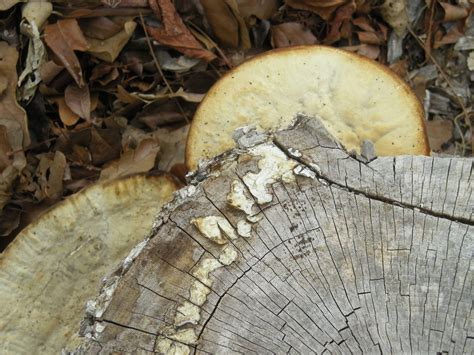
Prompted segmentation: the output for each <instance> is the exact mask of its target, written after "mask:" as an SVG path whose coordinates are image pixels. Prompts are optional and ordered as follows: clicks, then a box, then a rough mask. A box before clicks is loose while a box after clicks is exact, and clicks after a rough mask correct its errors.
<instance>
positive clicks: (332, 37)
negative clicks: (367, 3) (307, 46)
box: [324, 2, 356, 44]
mask: <svg viewBox="0 0 474 355" xmlns="http://www.w3.org/2000/svg"><path fill="white" fill-rule="evenodd" d="M355 10H356V5H355V4H354V3H353V2H351V3H349V4H347V5H344V6H341V7H340V8H338V9H337V11H336V15H335V16H334V19H333V20H332V21H330V23H329V25H330V30H329V33H328V35H327V36H326V38H325V39H324V42H325V43H327V44H332V43H334V42H337V41H339V40H340V39H341V37H346V36H345V35H344V36H343V35H342V32H344V31H343V27H344V25H348V26H350V22H349V21H350V20H351V19H352V15H353V14H354V12H355ZM349 32H351V33H350V34H349V36H351V35H352V31H349Z"/></svg>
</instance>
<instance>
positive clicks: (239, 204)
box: [227, 180, 254, 215]
mask: <svg viewBox="0 0 474 355" xmlns="http://www.w3.org/2000/svg"><path fill="white" fill-rule="evenodd" d="M227 202H228V203H229V204H230V205H231V206H233V207H235V208H237V209H239V210H241V211H243V212H245V214H247V215H251V214H252V207H253V205H254V202H253V200H252V199H250V198H248V197H247V196H246V195H245V186H244V184H242V182H240V181H239V180H234V181H232V184H231V187H230V192H229V193H228V194H227Z"/></svg>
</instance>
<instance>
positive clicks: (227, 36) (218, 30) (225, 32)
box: [201, 0, 239, 48]
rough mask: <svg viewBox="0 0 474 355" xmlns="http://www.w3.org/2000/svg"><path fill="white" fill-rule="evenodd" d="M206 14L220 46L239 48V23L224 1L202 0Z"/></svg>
mask: <svg viewBox="0 0 474 355" xmlns="http://www.w3.org/2000/svg"><path fill="white" fill-rule="evenodd" d="M201 5H202V7H203V9H204V14H205V15H206V19H207V21H208V22H209V25H210V26H211V28H212V32H213V33H214V35H215V36H216V37H217V39H218V41H219V43H220V44H222V45H223V46H225V47H231V48H237V47H239V22H238V21H237V19H236V18H235V17H234V15H233V13H232V11H231V9H230V8H229V7H228V6H227V4H226V3H225V1H222V0H201Z"/></svg>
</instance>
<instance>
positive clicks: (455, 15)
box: [438, 1, 469, 22]
mask: <svg viewBox="0 0 474 355" xmlns="http://www.w3.org/2000/svg"><path fill="white" fill-rule="evenodd" d="M438 3H439V4H440V5H441V7H442V8H443V12H444V16H443V22H450V21H457V20H462V19H463V18H466V17H467V15H469V11H468V9H466V8H464V7H462V6H456V5H452V4H450V3H449V2H441V1H439V2H438Z"/></svg>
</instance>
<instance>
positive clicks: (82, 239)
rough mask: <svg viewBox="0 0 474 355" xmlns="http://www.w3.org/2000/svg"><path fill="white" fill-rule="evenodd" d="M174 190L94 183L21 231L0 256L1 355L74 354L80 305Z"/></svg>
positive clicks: (149, 182) (154, 184) (140, 182)
mask: <svg viewBox="0 0 474 355" xmlns="http://www.w3.org/2000/svg"><path fill="white" fill-rule="evenodd" d="M176 189H177V185H176V184H175V182H174V181H173V180H172V179H171V178H170V177H168V176H154V177H146V176H143V175H137V176H133V177H129V178H125V179H120V180H114V181H111V182H108V183H97V184H95V185H92V186H91V187H89V188H87V189H85V190H83V191H81V192H79V193H77V194H75V195H73V196H71V197H69V198H67V199H66V200H64V201H63V202H60V203H59V204H57V205H56V206H54V207H53V208H52V209H50V210H49V211H47V212H46V213H45V214H43V215H42V216H41V217H40V218H39V219H38V220H37V221H35V222H33V223H31V224H30V225H29V226H27V227H26V228H25V229H24V230H23V231H22V232H21V233H20V234H19V235H18V236H17V237H16V239H15V240H14V242H13V243H12V244H10V245H9V246H8V248H7V249H6V250H5V251H4V253H3V254H0V302H1V304H2V307H0V344H2V351H1V352H2V353H3V352H4V353H7V354H42V353H47V354H54V353H60V352H61V349H62V348H63V347H66V346H67V347H68V348H70V349H74V348H75V346H77V345H78V335H77V333H78V330H79V326H80V321H81V320H82V319H83V317H84V314H85V303H86V301H87V300H89V299H92V298H94V297H95V296H96V295H97V293H98V291H99V287H100V282H101V278H102V277H103V276H105V275H106V274H107V273H108V272H111V271H112V270H113V269H114V267H116V266H117V265H118V264H119V262H121V261H122V260H123V259H124V258H125V257H126V256H127V254H128V253H129V252H130V250H131V249H132V248H133V247H134V246H135V245H136V244H137V243H139V242H140V241H142V240H143V239H144V236H145V235H146V234H147V233H148V232H149V231H150V230H151V227H152V223H153V220H154V217H155V215H156V214H157V213H158V211H159V210H160V209H161V207H162V206H163V205H164V204H165V203H166V202H169V201H170V200H171V197H172V193H173V192H174V191H175V190H176Z"/></svg>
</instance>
